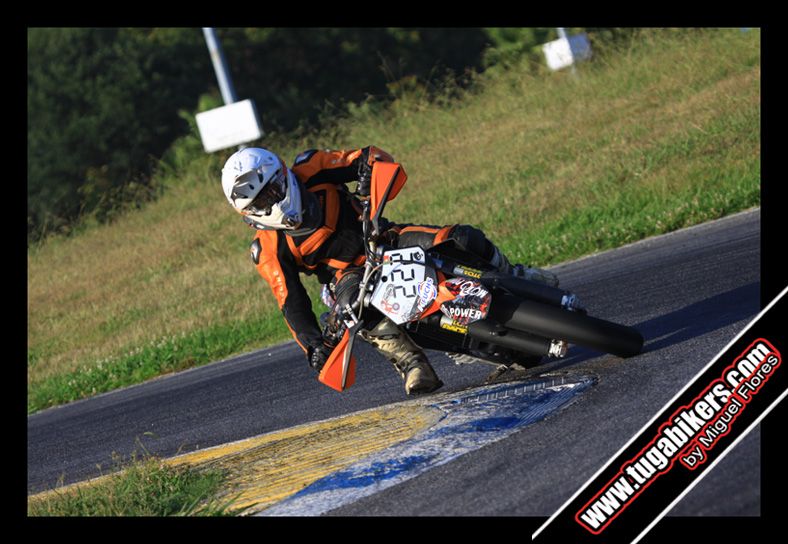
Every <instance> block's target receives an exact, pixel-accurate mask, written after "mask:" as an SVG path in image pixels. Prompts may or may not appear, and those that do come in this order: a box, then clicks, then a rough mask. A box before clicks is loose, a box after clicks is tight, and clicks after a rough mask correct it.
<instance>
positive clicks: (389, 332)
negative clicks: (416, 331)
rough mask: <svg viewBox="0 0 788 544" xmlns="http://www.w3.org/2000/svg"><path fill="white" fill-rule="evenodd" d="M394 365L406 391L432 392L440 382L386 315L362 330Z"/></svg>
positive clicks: (409, 392)
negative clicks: (365, 330)
mask: <svg viewBox="0 0 788 544" xmlns="http://www.w3.org/2000/svg"><path fill="white" fill-rule="evenodd" d="M361 334H362V337H363V338H364V340H366V341H367V342H369V343H370V344H372V346H374V347H375V348H376V349H377V350H378V351H380V352H381V354H382V355H383V356H384V357H385V358H386V359H388V360H389V362H391V363H392V364H393V365H394V368H395V369H396V370H397V372H398V373H399V374H400V376H401V377H402V379H403V380H404V381H405V393H407V394H408V395H414V394H419V393H431V392H432V391H435V390H436V389H438V388H439V387H441V386H442V385H443V382H442V381H441V380H440V379H439V378H438V375H437V374H435V371H434V370H433V368H432V366H431V365H430V363H429V361H428V360H427V356H426V355H425V354H424V351H422V350H421V348H419V347H418V346H417V345H416V344H414V343H413V340H411V339H410V337H408V335H407V334H406V333H405V332H404V331H402V330H400V329H399V327H397V325H396V324H395V323H393V322H392V321H390V320H389V319H387V318H385V317H384V318H383V320H382V321H381V322H380V323H379V324H378V325H377V326H376V327H374V328H373V329H372V330H371V331H369V332H364V331H362V332H361Z"/></svg>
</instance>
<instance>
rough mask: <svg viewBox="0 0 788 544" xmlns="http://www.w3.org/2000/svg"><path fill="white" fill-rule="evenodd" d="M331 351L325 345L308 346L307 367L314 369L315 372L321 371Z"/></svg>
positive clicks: (330, 348)
mask: <svg viewBox="0 0 788 544" xmlns="http://www.w3.org/2000/svg"><path fill="white" fill-rule="evenodd" d="M332 350H333V348H332V347H331V346H328V345H326V344H320V345H318V346H310V347H309V350H308V355H307V357H308V358H309V366H310V367H312V368H313V369H315V371H317V372H320V371H321V370H322V369H323V365H325V364H326V361H327V360H328V356H329V355H331V351H332Z"/></svg>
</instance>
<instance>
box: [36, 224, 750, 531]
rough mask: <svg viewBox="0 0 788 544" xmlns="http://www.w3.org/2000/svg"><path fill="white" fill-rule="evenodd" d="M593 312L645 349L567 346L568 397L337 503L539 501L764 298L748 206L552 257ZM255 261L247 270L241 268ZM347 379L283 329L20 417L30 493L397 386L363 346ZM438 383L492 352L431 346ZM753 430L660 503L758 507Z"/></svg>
mask: <svg viewBox="0 0 788 544" xmlns="http://www.w3.org/2000/svg"><path fill="white" fill-rule="evenodd" d="M553 270H554V271H555V272H556V273H557V274H558V275H559V277H560V278H561V286H562V287H564V288H566V289H569V290H572V291H573V292H575V293H577V294H578V295H579V296H580V298H581V300H582V301H583V302H584V303H585V304H586V305H587V307H588V308H589V309H590V313H591V314H592V315H595V316H597V317H601V318H603V319H609V320H611V321H616V322H620V323H624V324H627V325H633V326H636V327H637V328H638V329H639V330H640V331H641V332H642V333H643V335H644V337H645V338H646V343H645V347H644V352H643V353H642V354H640V355H638V356H637V357H634V358H631V359H627V360H622V359H620V358H617V357H614V356H609V355H600V354H598V353H595V352H592V351H590V350H585V349H582V348H573V349H572V350H570V353H569V355H568V356H567V357H566V358H565V359H563V360H558V361H554V362H552V363H551V364H549V365H546V366H543V367H540V368H538V369H532V370H531V371H529V372H528V373H525V374H521V375H509V376H506V375H504V376H502V379H504V380H513V379H525V378H528V379H533V378H539V377H540V376H543V375H545V374H547V375H549V376H553V377H565V378H569V379H571V378H589V377H590V378H593V379H594V380H595V385H593V386H592V387H589V388H588V389H587V390H585V391H584V392H583V393H582V394H581V395H579V396H578V398H577V399H576V400H575V401H573V402H572V403H571V404H568V405H567V406H566V407H564V408H563V409H560V410H558V411H557V412H555V413H552V414H551V415H549V416H548V417H546V418H545V419H543V420H541V421H538V422H535V423H532V424H530V425H528V426H525V427H523V428H522V429H518V430H517V431H516V432H513V433H512V434H510V435H508V436H506V437H505V438H503V439H501V440H499V441H497V442H494V443H491V444H487V445H485V446H484V447H481V448H479V449H476V450H474V451H470V452H469V453H466V454H464V455H462V456H460V457H458V458H456V459H454V460H452V461H450V462H448V463H446V464H443V465H441V466H437V467H435V468H433V469H431V470H429V471H427V472H425V473H423V474H420V475H418V476H416V477H413V478H411V479H409V480H407V481H404V482H402V483H399V484H397V485H394V486H392V487H389V488H387V489H385V490H383V491H381V492H379V493H376V494H373V495H370V496H367V497H364V498H361V499H359V500H357V501H355V502H353V503H351V504H346V505H344V506H341V507H340V508H338V509H335V510H333V511H331V512H329V514H336V515H403V516H409V515H435V516H456V515H461V516H477V515H481V516H484V515H494V516H500V515H504V516H549V515H551V514H552V513H553V512H554V511H555V510H556V509H558V508H559V507H560V506H561V505H562V504H563V503H564V501H566V500H567V499H568V498H569V497H571V496H572V494H573V493H574V492H575V491H577V489H578V488H579V487H580V486H581V485H582V484H583V483H585V481H586V480H587V479H588V478H589V477H590V476H592V475H593V474H594V473H595V472H596V471H597V470H598V469H599V468H600V467H601V466H602V465H603V464H604V463H605V462H607V460H608V459H609V458H610V457H611V456H612V455H613V454H614V453H615V452H617V451H618V449H619V448H620V447H621V446H623V445H624V444H625V443H626V442H627V441H628V440H629V439H630V438H631V436H632V435H633V434H634V433H635V432H637V431H638V430H639V429H640V428H641V427H642V426H643V425H644V424H645V423H646V422H648V421H649V420H650V419H651V417H653V415H654V414H655V413H656V412H657V411H659V409H660V408H661V407H662V406H663V405H664V404H665V403H666V402H667V401H668V400H670V399H671V398H672V397H673V396H674V395H675V394H676V393H677V392H678V391H679V390H681V389H682V388H683V387H684V385H686V383H687V382H688V381H689V380H690V379H691V378H692V377H693V376H694V375H695V374H696V373H697V372H698V371H699V370H700V369H701V368H703V367H704V366H705V365H706V364H707V363H708V362H709V361H710V360H711V359H712V358H713V357H714V356H715V355H716V354H717V353H718V352H719V351H720V350H721V349H722V348H723V347H725V345H726V344H727V343H728V342H729V341H730V340H731V339H732V338H733V337H734V336H735V335H736V334H737V333H738V332H739V331H740V330H741V329H742V328H744V326H745V325H746V324H747V323H748V322H749V321H750V320H751V319H752V318H753V317H754V316H755V315H756V314H757V313H758V311H759V309H760V301H759V296H760V291H759V289H760V280H759V278H760V211H759V210H757V209H756V210H752V211H748V212H744V213H740V214H736V215H734V216H730V217H727V218H724V219H721V220H719V221H715V222H711V223H707V224H704V225H700V226H697V227H693V228H690V229H685V230H683V231H679V232H676V233H672V234H669V235H665V236H660V237H656V238H651V239H648V240H645V241H642V242H638V243H636V244H632V245H629V246H626V247H623V248H620V249H617V250H613V251H608V252H604V253H600V254H597V255H594V256H590V257H586V258H583V259H580V260H578V261H573V262H569V263H564V264H561V265H559V266H556V267H554V268H553ZM250 273H252V271H250ZM360 347H361V349H360V351H359V352H358V356H359V361H360V363H359V367H358V371H357V378H356V384H355V385H354V386H353V387H352V388H351V389H349V390H348V391H346V392H345V393H343V394H338V393H336V392H334V391H332V390H330V389H328V388H326V387H325V386H323V385H321V384H319V383H318V382H317V381H316V380H315V378H314V375H313V374H312V372H311V370H310V369H308V367H307V364H306V361H305V359H304V357H303V354H302V353H301V351H300V350H299V349H298V347H297V346H296V345H295V344H294V343H292V342H290V343H287V344H283V345H280V346H275V347H272V348H268V349H263V350H260V351H256V352H253V353H248V354H245V355H242V356H239V357H235V358H232V359H228V360H226V361H220V362H217V363H213V364H210V365H206V366H203V367H200V368H196V369H192V370H189V371H185V372H181V373H178V374H175V375H171V376H167V377H163V378H160V379H156V380H153V381H150V382H148V383H145V384H141V385H138V386H133V387H129V388H126V389H123V390H120V391H116V392H112V393H107V394H103V395H100V396H98V397H95V398H92V399H87V400H83V401H78V402H75V403H72V404H70V405H66V406H63V407H59V408H53V409H49V410H45V411H42V412H39V413H37V414H33V415H31V416H29V417H28V425H27V429H28V450H27V451H28V477H27V486H28V493H35V492H38V491H42V490H45V489H50V488H53V487H55V486H56V485H57V483H58V481H59V479H62V481H63V482H64V483H70V482H75V481H80V480H85V479H88V478H92V477H95V476H97V475H99V474H101V473H106V472H108V471H110V470H111V469H112V467H113V465H114V463H113V460H112V455H113V453H117V454H119V455H121V456H123V457H128V456H129V455H130V454H131V453H132V452H134V451H137V452H141V451H142V446H144V448H145V450H147V451H148V452H150V453H152V454H155V455H159V456H163V457H169V456H173V455H176V454H178V453H184V452H191V451H194V450H197V449H201V448H206V447H209V446H214V445H219V444H224V443H227V442H231V441H235V440H240V439H243V438H247V437H252V436H257V435H260V434H263V433H268V432H271V431H276V430H280V429H286V428H289V427H292V426H294V425H299V424H303V423H306V422H314V421H320V420H325V419H328V418H333V417H337V416H341V415H344V414H350V413H353V412H356V411H359V410H364V409H368V408H374V407H378V406H384V405H388V404H391V403H398V402H401V401H404V400H407V399H408V397H406V396H405V394H404V390H403V388H402V383H401V380H400V378H399V376H398V375H396V374H395V373H394V371H393V369H392V368H391V367H390V365H389V364H388V363H387V362H385V361H384V360H383V359H382V358H381V357H380V356H379V355H377V353H375V352H374V351H373V350H371V349H370V348H368V347H367V346H366V345H363V344H362V345H361V346H360ZM429 354H430V356H431V359H432V361H433V364H434V366H435V368H436V371H437V372H438V374H439V375H440V376H441V379H442V380H443V381H444V383H445V385H444V387H443V388H442V389H441V390H440V394H442V395H445V394H450V393H453V392H458V391H462V390H465V389H469V388H473V387H476V386H479V385H481V384H482V383H483V382H484V379H485V377H486V376H487V375H488V374H489V373H490V372H491V370H492V367H491V366H487V365H470V366H468V365H465V366H456V365H454V364H453V363H452V362H451V361H450V360H449V359H448V358H447V357H445V356H444V355H442V354H438V353H434V352H430V353H429ZM760 458H761V452H760V433H759V431H758V430H757V429H756V430H755V431H754V432H752V433H750V435H748V436H747V437H746V438H745V439H744V440H743V441H742V442H741V443H740V444H739V445H738V446H737V447H736V448H735V449H734V450H733V451H732V452H731V453H730V454H729V455H728V456H727V457H726V458H725V459H724V460H723V461H722V462H721V463H720V464H719V465H718V466H717V467H715V468H714V470H712V471H711V472H710V473H709V475H708V476H707V477H706V478H705V479H704V480H703V481H702V482H700V484H698V486H697V487H696V488H695V489H693V490H692V491H691V492H690V493H689V494H688V495H687V496H686V497H685V498H684V499H683V500H682V501H681V502H680V503H679V504H678V505H677V506H676V507H675V508H674V510H673V511H672V512H671V514H672V515H682V516H694V515H712V516H758V515H759V514H760V509H761V502H760V469H761V465H760Z"/></svg>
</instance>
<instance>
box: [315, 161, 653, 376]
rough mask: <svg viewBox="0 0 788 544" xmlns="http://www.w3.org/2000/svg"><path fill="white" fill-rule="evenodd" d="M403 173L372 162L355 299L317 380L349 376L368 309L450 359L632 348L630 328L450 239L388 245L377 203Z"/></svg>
mask: <svg viewBox="0 0 788 544" xmlns="http://www.w3.org/2000/svg"><path fill="white" fill-rule="evenodd" d="M406 180H407V175H406V174H405V170H404V169H403V168H402V166H401V165H400V164H398V163H386V162H376V163H375V164H374V166H373V169H372V181H371V186H370V198H369V199H368V200H366V201H364V202H363V206H364V211H363V235H364V241H365V252H366V261H365V263H364V274H363V277H362V280H361V282H360V284H359V294H358V297H357V299H356V300H355V301H354V302H353V303H352V304H347V305H346V306H345V307H344V308H336V309H335V312H336V314H337V316H336V317H337V318H339V319H340V320H341V322H342V323H343V325H344V326H343V327H341V328H340V329H339V330H338V332H337V333H335V334H336V337H335V338H334V339H333V340H334V342H336V346H335V348H334V349H333V351H332V352H331V354H330V356H329V358H328V359H327V361H326V364H325V365H324V366H323V369H322V370H321V372H320V375H319V378H318V379H319V380H320V382H322V383H324V384H325V385H327V386H329V387H331V388H333V389H336V390H338V391H343V390H344V389H346V388H348V387H350V386H351V385H352V384H353V383H354V381H355V369H356V358H355V356H354V355H353V345H354V343H355V339H356V335H357V333H358V331H359V330H360V329H361V328H362V326H363V325H364V318H365V313H367V312H370V311H371V308H374V309H376V310H377V311H379V312H380V313H382V314H383V315H385V316H386V317H388V318H389V319H391V320H392V321H393V322H394V323H396V324H397V325H398V326H400V327H402V328H403V330H405V331H406V332H407V333H408V335H409V336H410V337H411V339H412V340H413V341H414V342H415V343H416V344H417V345H419V346H420V347H421V348H422V349H432V350H440V351H444V352H446V353H447V354H449V355H450V356H451V357H452V358H454V359H455V362H458V363H464V362H478V361H481V362H488V363H491V364H495V365H503V366H509V365H511V364H513V363H518V364H520V365H525V366H527V364H528V362H530V363H532V364H533V363H537V364H538V363H539V362H540V361H542V360H543V358H544V357H547V358H551V357H552V358H554V357H564V356H565V355H566V353H567V349H568V347H569V345H570V344H574V345H578V346H584V347H588V348H591V349H593V350H595V351H600V352H604V353H612V354H614V355H617V356H620V357H631V356H633V355H636V354H638V353H640V350H641V349H642V347H643V336H642V335H641V334H640V333H639V332H638V331H637V330H636V329H634V328H632V327H627V326H624V325H620V324H616V323H611V322H609V321H605V320H602V319H598V318H595V317H592V316H590V315H588V312H587V311H586V309H585V308H584V307H583V306H582V305H581V304H580V301H579V300H578V298H577V296H575V295H574V294H573V293H570V292H569V291H565V290H563V289H560V288H557V287H550V286H548V285H545V284H543V283H539V282H536V281H530V280H527V279H524V278H522V277H516V276H512V275H510V274H503V273H500V272H497V271H494V270H491V269H490V265H489V263H485V262H483V261H482V260H481V259H480V258H479V257H477V256H474V255H472V254H470V253H468V252H465V251H462V250H461V249H459V248H457V246H456V245H454V244H453V242H452V241H451V240H447V241H446V242H443V243H440V244H437V245H435V246H433V247H431V248H429V249H426V250H425V249H424V248H422V247H419V246H414V247H400V248H395V247H391V246H387V245H386V244H385V243H383V241H382V240H381V225H382V224H383V222H384V221H385V220H383V219H382V213H383V209H384V207H385V205H386V203H387V202H388V201H390V200H393V199H394V198H395V197H396V196H397V194H399V192H400V190H401V189H402V187H403V186H404V185H405V182H406ZM531 366H532V365H531Z"/></svg>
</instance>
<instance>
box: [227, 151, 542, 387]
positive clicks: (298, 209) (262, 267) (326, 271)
mask: <svg viewBox="0 0 788 544" xmlns="http://www.w3.org/2000/svg"><path fill="white" fill-rule="evenodd" d="M375 161H387V162H393V161H394V159H393V157H392V156H391V155H390V154H389V153H387V152H385V151H383V150H382V149H380V148H377V147H375V146H372V145H370V146H367V147H364V148H361V149H352V150H317V149H310V150H307V151H304V152H303V153H301V154H299V155H298V156H297V157H296V158H295V160H294V162H293V165H292V167H290V168H288V167H287V165H286V164H285V163H284V161H282V160H281V159H280V158H279V157H278V156H277V155H276V154H275V153H273V152H271V151H269V150H267V149H262V148H245V149H242V150H240V151H237V152H235V153H234V154H233V155H232V156H231V157H230V158H229V159H227V162H226V163H225V165H224V168H223V169H222V188H223V190H224V194H225V196H226V198H227V200H228V202H229V203H230V205H232V206H233V208H234V209H235V210H236V211H237V212H239V213H240V214H241V215H242V216H243V220H244V221H245V222H246V223H247V224H249V225H250V226H251V227H254V228H255V229H257V232H256V234H255V237H254V240H253V242H252V246H251V257H252V261H253V262H254V264H255V267H256V268H257V271H258V272H259V273H260V275H261V276H262V277H263V278H265V280H266V281H267V282H268V284H269V285H270V287H271V289H272V290H273V293H274V296H275V297H276V300H277V303H278V305H279V308H280V310H281V311H282V313H283V315H284V318H285V322H286V323H287V326H288V328H289V329H290V332H291V333H292V335H293V337H294V338H295V341H296V342H297V343H298V345H299V346H300V347H301V349H302V350H303V351H304V353H305V354H306V357H307V360H308V361H309V365H310V366H311V367H312V368H313V369H314V370H316V371H318V372H319V371H320V370H321V369H322V367H323V365H324V364H325V362H326V359H327V358H328V356H329V354H330V353H331V351H332V349H333V347H334V344H333V343H332V342H330V341H328V337H329V336H330V335H327V334H326V335H324V331H321V328H320V327H319V325H318V322H317V320H316V318H315V315H314V314H313V313H312V305H311V301H310V299H309V296H308V295H307V292H306V290H305V289H304V287H303V285H302V284H301V281H300V279H299V272H302V273H305V274H307V275H312V274H315V275H317V278H318V280H319V281H320V283H322V284H323V285H324V301H327V303H331V302H333V307H332V311H331V312H330V314H329V318H328V320H327V322H328V324H329V328H331V327H333V328H332V329H331V330H332V331H334V332H335V331H336V329H337V327H339V326H341V325H339V324H338V320H337V319H335V318H336V315H337V314H336V310H337V308H342V307H344V305H345V304H347V303H351V302H352V301H353V300H355V298H356V297H357V296H358V284H359V281H360V280H361V277H362V273H363V263H364V260H365V255H364V244H363V236H362V223H361V216H362V207H361V202H360V200H359V199H366V198H368V197H369V194H370V181H371V175H372V165H373V164H374V163H375ZM354 181H358V185H357V188H356V191H355V194H354V193H351V192H350V190H349V189H348V188H347V187H346V186H345V184H347V183H351V182H354ZM385 225H386V226H385V228H384V229H383V230H385V235H384V236H386V237H387V242H388V243H390V244H391V245H393V246H395V247H407V246H413V245H419V246H422V247H423V248H425V249H427V248H429V247H431V246H433V245H435V244H437V243H440V242H443V241H445V240H449V239H451V240H453V241H454V243H455V244H457V245H458V246H459V247H460V248H463V249H466V250H468V251H470V252H472V253H474V254H476V255H479V256H480V257H482V258H483V259H484V260H485V261H487V262H489V263H490V265H491V266H492V267H493V268H495V269H497V270H499V271H502V272H506V273H512V274H515V275H521V276H525V277H530V278H531V279H536V280H537V281H543V282H545V283H548V284H550V285H557V283H558V282H557V278H556V277H555V276H554V275H553V274H552V273H550V272H547V271H543V270H539V269H535V268H527V267H524V266H523V265H515V266H512V265H511V264H510V263H509V261H508V260H507V259H506V257H505V256H504V255H503V254H502V253H501V252H500V250H499V249H498V248H497V247H496V246H495V245H494V244H492V243H491V242H490V241H489V240H488V239H487V238H486V237H485V235H484V233H483V232H482V231H480V230H479V229H476V228H474V227H471V226H468V225H446V226H428V225H411V224H407V225H404V224H394V223H391V222H388V221H386V222H385ZM326 291H328V292H327V293H326ZM326 295H327V297H326ZM372 314H373V316H375V314H377V315H376V316H375V317H373V319H366V320H365V325H364V327H363V328H362V330H361V331H360V334H361V336H362V338H364V340H366V341H367V342H368V343H370V344H371V345H373V346H374V347H375V348H376V349H377V350H378V351H379V352H381V353H382V355H383V356H384V357H385V358H386V359H388V360H389V361H390V362H391V363H392V364H393V365H394V367H395V368H396V370H397V371H398V372H399V374H400V375H401V377H402V378H403V380H404V382H405V392H406V393H407V394H409V395H410V394H418V393H429V392H432V391H434V390H436V389H438V388H439V387H440V386H442V385H443V382H441V381H440V379H439V378H438V376H437V374H436V373H435V371H434V369H433V368H432V366H431V365H430V363H429V361H428V360H427V357H426V355H425V354H424V352H423V351H422V350H421V349H420V348H419V347H418V346H417V345H416V344H415V343H414V342H413V341H412V340H411V339H410V338H409V337H408V335H407V334H406V333H405V332H404V331H402V330H400V329H399V327H397V325H396V324H394V323H393V322H392V321H390V320H389V319H388V318H386V317H384V316H382V314H380V313H379V312H372Z"/></svg>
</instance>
